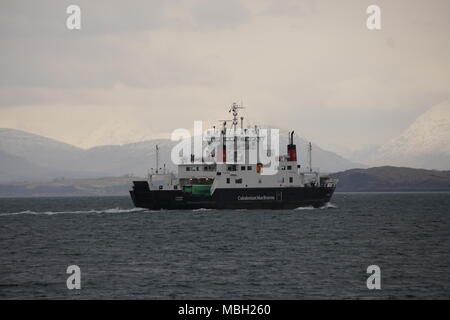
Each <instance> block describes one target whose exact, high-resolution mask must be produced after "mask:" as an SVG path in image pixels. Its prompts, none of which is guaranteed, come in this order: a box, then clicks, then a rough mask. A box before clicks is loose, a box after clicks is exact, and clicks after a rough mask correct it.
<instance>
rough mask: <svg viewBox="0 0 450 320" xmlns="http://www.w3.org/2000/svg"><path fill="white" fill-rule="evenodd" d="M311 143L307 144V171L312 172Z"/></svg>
mask: <svg viewBox="0 0 450 320" xmlns="http://www.w3.org/2000/svg"><path fill="white" fill-rule="evenodd" d="M311 154H312V144H311V142H310V143H309V145H308V157H309V172H312V155H311Z"/></svg>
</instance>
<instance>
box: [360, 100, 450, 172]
mask: <svg viewBox="0 0 450 320" xmlns="http://www.w3.org/2000/svg"><path fill="white" fill-rule="evenodd" d="M367 162H368V163H369V164H371V165H398V166H409V167H417V168H428V169H442V170H449V169H450V101H446V102H443V103H440V104H438V105H435V106H434V107H432V108H431V109H429V110H428V111H426V112H425V113H424V114H422V115H421V116H419V117H418V118H417V119H416V121H415V122H414V123H412V124H411V125H410V126H409V127H408V128H407V129H406V130H405V131H404V132H403V133H402V134H400V135H399V136H398V137H396V138H394V139H392V140H391V141H389V142H388V143H386V144H384V145H383V146H381V147H380V148H379V149H378V150H377V152H376V153H375V154H374V155H373V157H371V158H370V159H368V161H367Z"/></svg>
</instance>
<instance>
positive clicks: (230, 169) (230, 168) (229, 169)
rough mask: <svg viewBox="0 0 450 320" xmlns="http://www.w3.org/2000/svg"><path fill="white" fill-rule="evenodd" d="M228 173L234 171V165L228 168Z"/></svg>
mask: <svg viewBox="0 0 450 320" xmlns="http://www.w3.org/2000/svg"><path fill="white" fill-rule="evenodd" d="M228 171H236V165H235V164H233V165H231V166H228Z"/></svg>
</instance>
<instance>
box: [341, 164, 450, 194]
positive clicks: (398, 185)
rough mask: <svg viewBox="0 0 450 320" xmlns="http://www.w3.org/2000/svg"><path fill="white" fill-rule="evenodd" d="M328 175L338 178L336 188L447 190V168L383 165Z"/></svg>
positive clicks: (388, 190) (376, 190)
mask: <svg viewBox="0 0 450 320" xmlns="http://www.w3.org/2000/svg"><path fill="white" fill-rule="evenodd" d="M332 176H333V177H335V178H338V179H339V183H338V186H337V189H336V191H350V192H395V191H398V192H400V191H405V192H407V191H450V172H449V171H437V170H425V169H412V168H404V167H392V166H385V167H375V168H369V169H351V170H347V171H344V172H338V173H335V174H332Z"/></svg>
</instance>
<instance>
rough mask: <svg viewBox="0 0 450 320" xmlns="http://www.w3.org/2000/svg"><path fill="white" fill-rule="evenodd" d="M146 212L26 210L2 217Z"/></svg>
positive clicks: (133, 210) (136, 210)
mask: <svg viewBox="0 0 450 320" xmlns="http://www.w3.org/2000/svg"><path fill="white" fill-rule="evenodd" d="M142 211H146V209H142V208H131V209H122V208H111V209H103V210H94V209H92V210H84V211H31V210H25V211H20V212H6V213H0V216H14V215H20V214H32V215H48V216H51V215H55V214H85V213H129V212H142Z"/></svg>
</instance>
